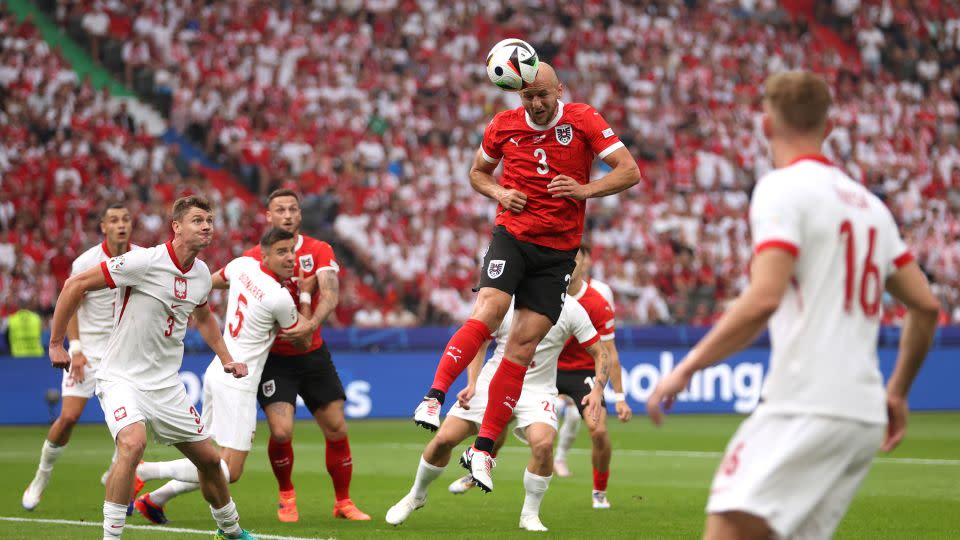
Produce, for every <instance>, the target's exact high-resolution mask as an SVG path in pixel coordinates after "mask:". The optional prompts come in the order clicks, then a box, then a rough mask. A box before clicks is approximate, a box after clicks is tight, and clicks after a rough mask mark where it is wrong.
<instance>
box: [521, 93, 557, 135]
mask: <svg viewBox="0 0 960 540" xmlns="http://www.w3.org/2000/svg"><path fill="white" fill-rule="evenodd" d="M523 117H524V118H525V119H526V120H527V125H528V126H530V129H535V130H537V131H546V130H548V129H550V128H552V127H554V126H556V125H557V122H559V121H560V118H562V117H563V102H562V101H560V100H557V114H556V115H555V116H554V117H553V120H551V121H550V123H549V124H547V125H545V126H541V125H540V124H537V123H535V122H534V121H533V118H530V115H529V114H527V111H526V110H524V111H523Z"/></svg>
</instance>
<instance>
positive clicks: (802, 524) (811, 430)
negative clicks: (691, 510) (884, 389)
mask: <svg viewBox="0 0 960 540" xmlns="http://www.w3.org/2000/svg"><path fill="white" fill-rule="evenodd" d="M762 408H763V405H761V406H760V409H758V411H757V412H755V413H754V414H753V415H751V416H750V417H749V418H747V419H746V420H745V421H744V422H743V424H741V425H740V428H739V429H738V430H737V432H736V434H734V436H733V439H731V441H730V443H729V445H727V449H726V451H725V452H724V458H723V461H722V462H721V463H720V467H719V468H718V469H717V473H716V475H715V476H714V478H713V485H712V486H711V489H710V499H709V501H708V502H707V513H719V512H729V511H741V512H746V513H749V514H753V515H756V516H759V517H762V518H764V519H765V520H766V521H767V524H768V525H769V526H770V528H771V529H773V531H774V532H775V533H776V534H777V536H778V537H779V538H830V537H832V536H833V532H834V530H836V528H837V525H839V523H840V520H841V519H842V518H843V515H844V514H845V513H846V511H847V507H848V506H850V501H851V500H853V496H854V494H855V493H856V491H857V488H859V486H860V483H861V482H862V481H863V479H864V477H865V476H866V475H867V472H868V471H869V470H870V464H871V463H872V462H873V457H874V455H875V454H876V453H877V450H879V449H880V444H881V442H882V441H883V436H884V431H885V426H884V425H883V424H869V423H865V422H860V421H856V420H851V419H844V418H836V417H828V416H816V415H796V414H774V413H770V414H764V413H763V412H762Z"/></svg>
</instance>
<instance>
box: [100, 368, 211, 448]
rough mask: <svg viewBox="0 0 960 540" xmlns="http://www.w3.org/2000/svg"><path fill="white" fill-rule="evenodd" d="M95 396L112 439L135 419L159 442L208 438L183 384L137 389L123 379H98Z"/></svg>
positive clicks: (174, 442) (172, 442)
mask: <svg viewBox="0 0 960 540" xmlns="http://www.w3.org/2000/svg"><path fill="white" fill-rule="evenodd" d="M97 398H99V399H100V407H101V408H103V416H104V420H106V422H107V427H108V428H109V429H110V435H112V436H113V438H114V440H116V438H117V434H118V433H120V431H121V430H122V429H123V428H125V427H127V426H129V425H130V424H134V423H136V422H144V423H146V424H149V425H150V428H151V429H152V430H153V438H154V440H155V441H156V442H158V443H161V444H176V443H182V442H196V441H202V440H204V439H209V438H210V434H209V433H207V430H206V429H205V428H204V424H203V420H201V419H200V413H199V412H198V411H197V408H196V407H195V406H194V405H193V403H191V402H190V398H189V397H187V391H186V389H185V388H184V387H183V385H177V386H171V387H169V388H163V389H161V390H140V389H139V388H136V387H135V386H134V385H133V384H131V383H129V382H127V381H121V380H112V381H104V380H98V381H97Z"/></svg>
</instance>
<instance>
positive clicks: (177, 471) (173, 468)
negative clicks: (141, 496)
mask: <svg viewBox="0 0 960 540" xmlns="http://www.w3.org/2000/svg"><path fill="white" fill-rule="evenodd" d="M137 475H139V476H140V479H141V480H143V481H144V482H148V481H150V480H160V479H171V480H180V481H181V482H193V483H197V482H199V481H200V475H198V474H197V467H196V466H195V465H194V464H193V462H192V461H190V460H189V459H187V458H181V459H177V460H174V461H155V462H145V463H141V464H139V465H137Z"/></svg>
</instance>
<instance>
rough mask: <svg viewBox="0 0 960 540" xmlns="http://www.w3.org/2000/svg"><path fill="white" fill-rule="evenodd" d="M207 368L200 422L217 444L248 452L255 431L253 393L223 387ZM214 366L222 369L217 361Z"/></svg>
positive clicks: (255, 395) (254, 391) (255, 402)
mask: <svg viewBox="0 0 960 540" xmlns="http://www.w3.org/2000/svg"><path fill="white" fill-rule="evenodd" d="M210 369H214V368H213V367H212V366H211V368H208V369H207V372H206V373H205V374H204V376H203V414H202V416H201V418H202V419H203V425H205V426H207V429H209V430H210V436H211V437H213V440H214V441H217V444H218V445H219V446H221V447H224V448H233V449H234V450H240V451H241V452H249V451H250V448H251V447H252V446H253V436H254V435H255V434H256V431H257V392H256V390H253V391H252V392H251V391H246V390H240V389H238V388H232V387H230V386H227V385H225V384H223V383H222V382H221V381H219V380H218V378H217V377H216V376H211V375H210ZM215 369H217V370H219V371H221V372H222V371H223V369H222V368H221V367H220V362H219V361H218V362H217V366H216V368H215ZM254 389H256V387H254Z"/></svg>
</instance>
